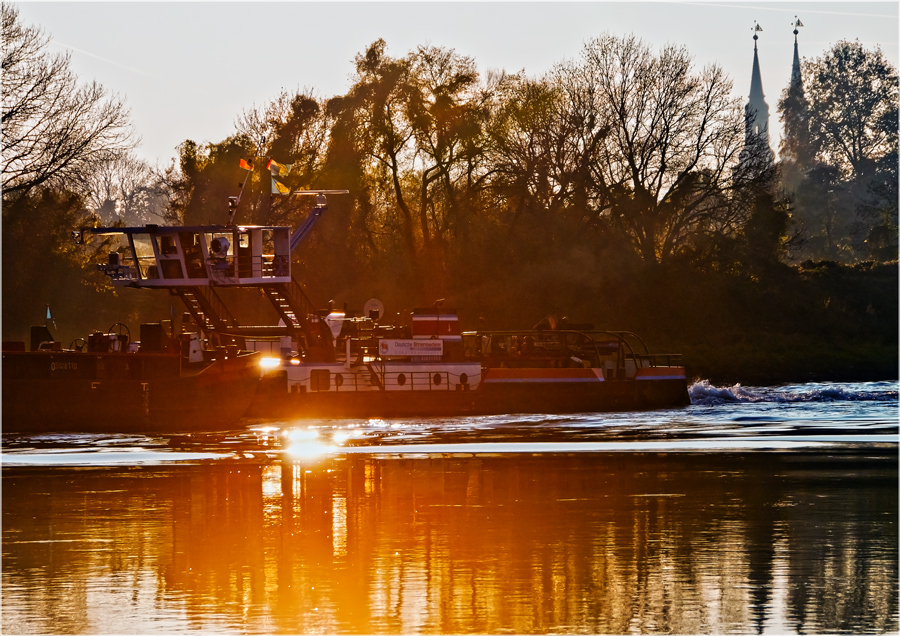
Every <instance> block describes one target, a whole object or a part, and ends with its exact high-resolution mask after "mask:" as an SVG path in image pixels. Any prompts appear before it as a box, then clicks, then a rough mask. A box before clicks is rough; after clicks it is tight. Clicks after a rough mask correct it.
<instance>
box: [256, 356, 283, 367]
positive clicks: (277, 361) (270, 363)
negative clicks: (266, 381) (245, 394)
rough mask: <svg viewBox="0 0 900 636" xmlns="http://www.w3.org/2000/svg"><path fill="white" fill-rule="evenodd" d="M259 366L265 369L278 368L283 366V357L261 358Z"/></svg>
mask: <svg viewBox="0 0 900 636" xmlns="http://www.w3.org/2000/svg"><path fill="white" fill-rule="evenodd" d="M259 366H260V367H262V368H263V369H277V368H278V367H280V366H281V358H271V357H265V358H260V359H259Z"/></svg>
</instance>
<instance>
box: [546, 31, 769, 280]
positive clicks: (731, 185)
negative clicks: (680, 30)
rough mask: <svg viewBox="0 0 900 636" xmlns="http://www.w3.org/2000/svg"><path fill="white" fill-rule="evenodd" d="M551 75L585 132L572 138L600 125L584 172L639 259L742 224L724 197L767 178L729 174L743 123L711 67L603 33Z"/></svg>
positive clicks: (740, 212) (681, 51)
mask: <svg viewBox="0 0 900 636" xmlns="http://www.w3.org/2000/svg"><path fill="white" fill-rule="evenodd" d="M558 75H559V77H560V81H561V82H562V83H563V85H564V87H565V90H566V91H567V92H568V93H569V94H570V95H571V96H572V98H571V102H572V104H573V105H574V107H575V108H577V109H578V111H577V112H576V117H577V120H578V121H580V122H583V124H584V125H587V126H589V127H590V129H591V130H587V131H586V132H585V134H583V135H582V136H581V138H582V139H584V140H593V139H594V138H595V137H596V132H592V131H596V130H597V129H599V128H600V127H601V126H605V127H607V128H608V132H607V133H606V134H604V135H603V136H602V140H598V142H599V146H598V149H597V153H598V156H597V157H596V158H595V159H593V161H592V164H591V166H590V168H591V172H592V180H593V187H594V189H595V191H596V193H597V194H596V198H597V200H599V201H601V202H604V204H605V206H606V207H605V209H603V210H602V214H603V215H604V216H606V218H607V219H608V221H609V222H610V223H611V224H612V225H613V226H614V227H616V228H617V229H618V230H619V231H620V232H621V234H622V235H623V236H624V237H626V238H627V239H628V240H629V241H631V242H632V244H633V246H634V248H635V250H636V251H637V252H638V253H639V254H640V255H641V256H642V258H643V259H644V261H645V262H650V263H659V262H663V261H666V260H668V259H669V258H671V257H672V256H673V255H675V254H677V253H678V252H679V251H680V250H682V249H683V248H685V247H686V246H688V245H689V244H690V242H691V240H692V239H693V238H694V237H697V236H702V235H704V234H705V233H707V232H710V231H716V232H718V231H728V230H729V229H733V228H734V226H735V225H736V224H739V223H741V222H742V221H743V220H745V218H746V212H747V207H746V206H740V205H734V204H733V197H732V195H733V194H735V193H738V192H740V191H741V190H746V189H747V188H753V187H757V186H758V185H759V183H760V182H761V181H765V179H767V178H769V175H768V174H766V173H765V171H758V170H755V171H748V170H738V169H737V168H738V159H739V156H740V154H741V152H742V151H747V150H748V149H747V148H745V147H744V140H745V135H744V128H745V117H744V115H743V114H742V108H741V107H740V105H739V103H738V100H737V99H735V98H733V97H731V87H732V83H731V80H730V79H729V78H728V77H727V76H726V75H725V73H724V71H723V70H722V69H721V68H720V67H718V66H715V65H711V66H707V67H705V68H704V69H702V70H701V71H699V72H698V71H696V70H694V68H693V62H692V59H691V56H690V55H689V54H688V52H687V50H686V49H685V48H683V47H677V46H673V45H667V46H665V47H663V49H662V50H661V51H660V52H659V53H658V54H654V53H653V51H651V49H650V48H649V47H648V46H647V45H645V44H644V43H643V42H641V41H640V40H638V39H637V38H635V37H634V36H628V37H624V38H617V37H613V36H611V35H604V36H601V37H599V38H596V39H594V40H591V41H590V42H588V43H587V44H586V45H585V47H584V50H583V51H582V56H581V61H580V62H573V63H569V64H565V65H561V66H560V68H559V71H558ZM591 143H593V141H591Z"/></svg>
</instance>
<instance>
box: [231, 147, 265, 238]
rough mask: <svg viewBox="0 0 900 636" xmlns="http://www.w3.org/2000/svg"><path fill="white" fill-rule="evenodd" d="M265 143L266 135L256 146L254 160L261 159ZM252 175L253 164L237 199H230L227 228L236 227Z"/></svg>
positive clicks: (245, 176)
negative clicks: (237, 215)
mask: <svg viewBox="0 0 900 636" xmlns="http://www.w3.org/2000/svg"><path fill="white" fill-rule="evenodd" d="M265 143H266V137H265V135H263V136H262V138H261V139H260V140H259V143H258V144H257V145H256V156H255V157H254V159H255V158H257V157H259V153H261V152H262V147H263V145H264V144H265ZM243 162H244V160H243V159H241V164H242V165H243ZM252 173H253V164H252V163H251V164H250V169H249V170H247V174H246V175H244V182H243V183H242V184H241V186H240V188H241V191H240V192H238V195H237V196H236V197H228V223H226V224H225V225H226V226H227V227H231V226H232V225H234V215H235V213H236V212H237V208H238V204H239V203H240V202H241V196H243V194H244V188H245V187H246V185H247V180H248V179H249V178H250V175H251V174H252Z"/></svg>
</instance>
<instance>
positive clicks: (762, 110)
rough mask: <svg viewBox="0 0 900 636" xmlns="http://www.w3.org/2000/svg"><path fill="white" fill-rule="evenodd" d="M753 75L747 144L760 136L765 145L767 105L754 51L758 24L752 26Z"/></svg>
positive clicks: (767, 117)
mask: <svg viewBox="0 0 900 636" xmlns="http://www.w3.org/2000/svg"><path fill="white" fill-rule="evenodd" d="M753 31H754V33H753V74H752V76H751V77H750V100H749V101H748V102H747V106H746V111H747V113H748V115H749V120H748V122H747V140H746V141H747V143H748V144H749V143H750V137H749V136H750V135H761V136H762V137H763V138H764V139H765V141H766V143H768V141H769V105H768V104H767V103H766V96H765V95H764V94H763V88H762V73H760V71H759V52H758V51H757V49H756V41H757V40H758V39H759V36H758V35H756V33H757V32H759V31H762V27H761V26H759V24H755V23H754V26H753Z"/></svg>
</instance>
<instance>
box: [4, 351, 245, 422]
mask: <svg viewBox="0 0 900 636" xmlns="http://www.w3.org/2000/svg"><path fill="white" fill-rule="evenodd" d="M257 360H258V355H257V354H250V355H239V356H235V357H231V358H224V359H219V360H216V361H213V362H211V363H209V364H206V365H199V366H197V367H192V366H191V365H184V367H182V364H181V361H180V359H179V357H178V356H177V355H168V354H140V353H138V354H135V353H79V352H52V353H51V352H21V353H19V352H4V353H3V430H4V432H50V431H70V432H73V431H85V432H90V431H106V432H122V433H127V432H154V431H171V430H179V431H182V430H183V431H190V430H215V429H227V428H230V427H233V426H234V425H235V424H236V423H237V422H238V421H239V420H240V418H241V417H242V416H243V415H244V413H245V411H246V410H247V407H248V406H249V405H250V402H251V401H252V400H253V397H254V395H255V392H256V388H257V385H258V384H259V368H258V365H257Z"/></svg>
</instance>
